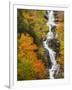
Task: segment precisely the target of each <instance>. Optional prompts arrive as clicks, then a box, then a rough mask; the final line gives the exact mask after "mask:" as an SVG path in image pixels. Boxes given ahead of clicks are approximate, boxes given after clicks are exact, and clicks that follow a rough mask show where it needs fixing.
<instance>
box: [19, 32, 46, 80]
mask: <svg viewBox="0 0 72 90" xmlns="http://www.w3.org/2000/svg"><path fill="white" fill-rule="evenodd" d="M36 50H37V46H36V44H34V43H33V38H32V37H31V36H29V34H23V33H22V34H21V37H20V38H18V80H31V79H42V78H45V75H46V70H45V66H44V64H43V62H42V61H41V60H39V59H38V58H37V53H36Z"/></svg>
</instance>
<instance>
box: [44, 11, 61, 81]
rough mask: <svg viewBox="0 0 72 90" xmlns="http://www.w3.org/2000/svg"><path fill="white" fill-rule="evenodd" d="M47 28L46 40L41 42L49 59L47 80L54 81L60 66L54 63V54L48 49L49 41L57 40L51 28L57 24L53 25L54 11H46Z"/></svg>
mask: <svg viewBox="0 0 72 90" xmlns="http://www.w3.org/2000/svg"><path fill="white" fill-rule="evenodd" d="M47 12H48V14H47V17H48V21H47V26H48V27H49V32H48V33H47V35H46V40H44V41H43V47H44V48H45V49H46V50H47V51H48V52H49V57H50V61H51V64H52V66H51V68H49V69H48V70H49V78H50V79H54V78H55V77H54V75H55V74H56V75H58V73H59V68H60V65H59V64H57V62H56V52H55V51H54V50H53V49H52V48H51V47H50V43H49V42H50V41H51V40H53V39H55V38H57V36H58V35H57V33H56V32H55V31H54V29H53V28H56V26H57V24H56V23H55V17H54V11H52V10H49V11H47Z"/></svg>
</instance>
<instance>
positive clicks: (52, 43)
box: [47, 39, 60, 56]
mask: <svg viewBox="0 0 72 90" xmlns="http://www.w3.org/2000/svg"><path fill="white" fill-rule="evenodd" d="M47 43H48V46H49V47H50V48H52V49H53V50H54V51H55V52H56V56H58V55H59V51H60V42H59V40H58V39H50V40H47Z"/></svg>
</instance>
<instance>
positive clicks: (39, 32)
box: [17, 9, 64, 80]
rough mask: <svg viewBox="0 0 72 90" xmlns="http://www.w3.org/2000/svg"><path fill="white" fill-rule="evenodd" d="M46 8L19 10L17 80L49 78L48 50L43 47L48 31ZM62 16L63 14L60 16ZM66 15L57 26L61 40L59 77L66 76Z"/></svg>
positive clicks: (58, 59)
mask: <svg viewBox="0 0 72 90" xmlns="http://www.w3.org/2000/svg"><path fill="white" fill-rule="evenodd" d="M59 13H60V12H59ZM46 14H47V11H46V10H29V9H18V10H17V80H36V79H48V78H49V73H48V67H49V66H48V65H49V57H47V55H48V52H46V50H45V49H44V47H43V39H45V38H46V35H47V33H48V26H47V24H46V23H47V19H45V17H44V16H45V15H46ZM59 18H61V16H60V17H59ZM63 19H64V17H63V16H62V20H60V21H59V23H58V26H57V27H56V29H57V30H56V33H57V34H58V39H59V41H60V56H59V57H57V62H58V63H59V64H60V70H61V71H60V73H59V77H58V78H63V77H64V20H63Z"/></svg>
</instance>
